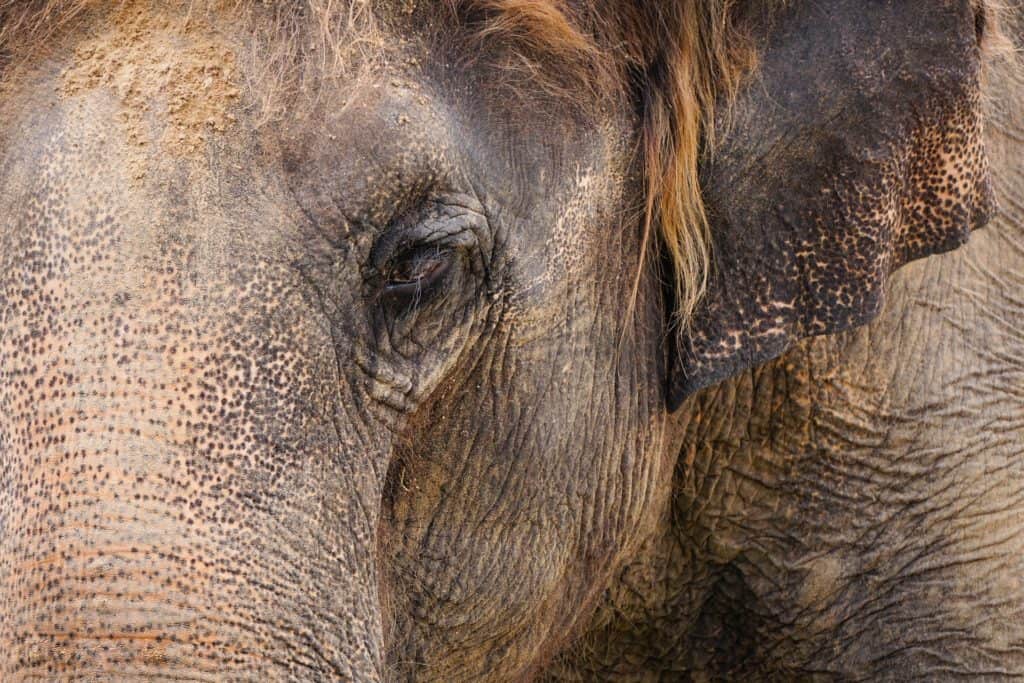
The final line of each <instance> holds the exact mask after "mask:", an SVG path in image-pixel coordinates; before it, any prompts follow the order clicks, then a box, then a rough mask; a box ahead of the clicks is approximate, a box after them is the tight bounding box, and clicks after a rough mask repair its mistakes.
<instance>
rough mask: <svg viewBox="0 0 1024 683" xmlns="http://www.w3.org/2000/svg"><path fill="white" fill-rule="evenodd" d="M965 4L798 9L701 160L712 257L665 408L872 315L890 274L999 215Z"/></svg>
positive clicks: (973, 31) (763, 38)
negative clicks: (983, 136) (984, 140)
mask: <svg viewBox="0 0 1024 683" xmlns="http://www.w3.org/2000/svg"><path fill="white" fill-rule="evenodd" d="M975 10H977V11H983V8H979V7H976V6H972V5H971V3H969V2H967V0H964V1H963V2H960V1H956V0H941V1H935V0H928V1H927V2H925V1H924V0H920V1H918V0H908V1H907V2H895V3H894V2H864V0H817V1H815V2H793V3H786V4H784V5H783V6H782V9H780V10H778V11H777V12H776V13H774V14H772V15H771V16H769V15H768V14H767V13H765V15H764V16H760V17H759V18H757V20H756V21H755V23H754V26H755V29H754V30H756V31H760V35H759V36H758V37H759V45H760V48H759V53H760V60H759V62H760V63H759V67H758V68H757V70H756V72H755V73H754V74H753V75H752V76H751V77H749V78H748V79H747V81H746V83H745V84H744V85H743V86H741V88H740V91H739V92H738V94H737V96H736V98H735V100H734V102H733V104H732V105H731V107H730V111H729V112H728V113H727V114H725V115H720V116H718V118H717V120H716V124H715V125H716V128H717V131H716V138H717V139H718V140H719V144H718V145H717V147H716V148H715V149H713V150H712V151H711V152H708V153H706V154H705V157H704V159H703V162H702V168H701V176H700V181H701V186H702V192H703V196H704V201H705V206H706V212H707V215H708V224H709V228H710V239H711V243H712V263H711V272H710V275H709V282H708V286H707V293H706V295H705V297H704V298H703V300H702V302H701V303H700V305H699V306H698V307H697V309H696V311H695V312H694V314H693V316H692V318H691V319H690V320H689V324H681V325H679V326H678V327H677V333H676V337H677V340H676V341H677V349H676V352H675V353H674V354H673V356H674V361H673V363H672V366H673V367H672V377H671V380H670V388H669V401H670V403H671V404H672V406H673V408H674V407H676V406H678V404H679V403H680V402H681V401H682V400H683V399H684V398H685V397H686V396H688V395H690V394H692V393H693V392H695V391H697V390H699V389H701V388H702V387H705V386H707V385H710V384H712V383H715V382H719V381H721V380H724V379H726V378H728V377H730V376H732V375H735V374H737V373H739V372H741V371H743V370H744V369H746V368H750V367H752V366H755V365H758V364H761V363H764V362H766V361H769V360H771V359H773V358H776V357H778V356H779V355H781V354H782V353H784V352H785V351H786V350H787V349H788V348H790V347H791V346H792V345H793V344H794V343H796V342H797V341H799V340H801V339H803V338H806V337H811V336H815V335H823V334H830V333H836V332H840V331H842V330H846V329H849V328H851V327H855V326H858V325H863V324H865V323H867V322H869V321H870V320H871V319H872V318H874V317H875V316H876V315H877V314H878V312H879V310H880V308H881V306H882V301H883V298H884V294H885V283H886V279H887V278H888V276H889V275H890V274H891V273H892V271H893V270H895V269H896V268H899V267H900V266H902V265H904V264H906V263H908V262H909V261H913V260H915V259H920V258H923V257H925V256H929V255H931V254H938V253H942V252H946V251H949V250H951V249H955V248H956V247H958V246H960V245H962V244H963V243H964V242H966V241H967V239H968V237H969V234H970V231H971V230H972V229H974V228H977V227H980V226H982V225H983V224H985V223H986V222H987V221H988V220H989V219H990V218H991V216H992V214H993V212H994V200H993V194H992V190H991V187H990V184H989V178H988V170H987V163H986V159H985V155H984V150H983V146H982V142H981V125H980V85H979V79H980V68H981V67H980V65H981V54H982V53H981V50H980V48H979V38H980V36H979V35H978V33H979V31H980V29H979V23H983V22H979V21H977V19H978V18H977V17H976V16H975V14H974V12H975Z"/></svg>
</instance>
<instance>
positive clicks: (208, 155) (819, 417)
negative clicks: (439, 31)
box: [0, 0, 1024, 681]
mask: <svg viewBox="0 0 1024 683" xmlns="http://www.w3.org/2000/svg"><path fill="white" fill-rule="evenodd" d="M793 4H795V5H799V4H800V2H795V3H793ZM834 4H836V5H842V4H845V3H841V2H838V1H836V2H834ZM900 4H901V3H896V5H897V6H898V5H900ZM903 4H904V5H905V6H906V7H908V8H909V7H916V8H918V10H920V9H921V7H922V6H923V5H924V3H915V2H910V1H909V0H908V2H906V3H903ZM953 4H957V3H953ZM907 12H908V16H909V15H912V14H913V12H910V11H909V10H907ZM896 14H897V15H898V14H899V12H898V11H897V12H896ZM957 16H959V15H957ZM965 21H966V19H965ZM87 26H88V24H84V25H83V26H82V27H79V28H77V29H76V30H80V31H82V32H85V31H86V28H87ZM855 28H856V26H854V28H853V29H851V30H854V29H855ZM915 28H917V29H919V30H923V29H921V28H920V25H919V24H918V25H915ZM925 28H927V25H926V26H925ZM961 29H962V32H965V35H966V34H968V33H969V34H971V35H973V30H974V28H973V26H964V27H958V28H956V29H955V30H956V31H961ZM766 30H767V29H766ZM903 30H906V31H909V28H907V27H904V29H903ZM950 30H954V29H950ZM231 31H232V26H231V25H225V26H222V27H220V28H219V32H220V33H218V35H223V36H225V40H228V39H231V40H236V41H237V42H236V43H231V44H232V45H244V40H245V37H244V36H234V35H232V33H231ZM405 37H406V38H408V39H409V40H408V41H407V42H405V43H402V44H401V45H402V47H401V49H404V50H409V51H412V52H416V50H419V51H420V53H419V54H417V59H416V60H410V59H397V58H395V59H389V60H388V64H391V65H392V66H390V67H388V68H387V69H384V70H382V71H378V72H376V73H375V75H374V76H373V77H372V78H367V77H360V78H359V79H357V80H354V81H351V82H346V81H345V80H344V79H339V81H337V82H328V83H327V84H325V85H324V86H323V91H322V92H321V95H320V97H319V99H318V101H317V103H315V104H313V105H310V107H309V108H308V110H307V111H305V112H304V114H303V115H302V116H299V115H298V114H296V115H295V117H294V120H290V117H289V116H288V112H287V111H286V112H285V115H284V116H282V117H280V120H281V123H279V124H275V125H268V126H263V127H260V128H256V127H255V125H254V124H253V122H251V121H249V120H248V119H247V118H245V116H240V120H239V122H238V124H237V125H235V126H232V127H230V128H229V129H228V130H227V131H226V132H224V133H223V134H222V135H217V136H211V139H210V141H209V143H208V145H206V146H204V147H203V148H202V150H201V154H200V155H199V158H198V159H196V158H192V157H189V156H188V155H185V156H182V155H179V156H174V155H162V156H161V155H159V154H158V155H157V156H158V157H159V158H156V159H155V160H154V159H149V160H148V162H147V163H148V164H149V166H148V170H147V172H146V174H145V176H144V177H142V178H141V179H140V178H137V177H133V176H134V173H133V170H132V169H133V168H135V166H134V164H135V161H137V159H136V157H137V155H138V154H139V152H138V149H137V148H136V147H135V146H134V144H133V143H132V142H131V141H129V139H128V136H127V134H126V133H125V129H124V127H122V126H121V124H120V123H118V122H122V123H123V119H119V118H118V115H119V112H120V110H121V109H123V108H124V107H125V106H127V105H126V104H125V101H124V100H120V99H118V97H117V96H116V94H115V93H114V92H113V90H112V89H111V88H106V87H97V88H94V89H90V90H87V91H85V92H79V93H76V94H74V95H73V96H67V97H61V96H59V95H58V93H59V92H60V91H61V88H62V78H64V76H63V74H64V73H65V69H67V68H68V67H69V66H71V65H73V62H74V59H75V57H74V56H73V47H74V45H75V39H74V37H73V36H72V37H69V38H68V39H67V44H66V45H65V46H64V47H61V48H60V49H55V50H54V51H53V53H52V54H51V55H49V56H48V57H46V58H45V59H43V58H39V59H37V60H36V61H35V63H34V64H31V65H29V66H28V67H26V68H27V69H28V71H27V72H26V73H28V74H29V77H27V78H23V79H22V80H21V81H20V84H19V85H17V86H16V87H9V88H8V89H7V90H4V91H0V93H2V97H3V98H4V106H3V108H4V111H5V113H4V116H3V119H2V121H3V130H2V132H0V135H2V139H3V146H2V147H0V149H2V153H0V179H2V180H0V678H3V679H4V680H22V679H30V678H33V677H35V678H44V679H47V678H54V679H63V678H68V677H74V676H79V677H84V678H100V677H103V676H112V677H118V676H125V677H130V678H136V679H140V678H146V677H151V678H154V679H161V680H163V679H166V678H171V677H175V678H177V679H180V680H219V679H252V680H278V679H289V678H290V679H297V680H330V679H335V678H338V679H355V680H367V681H373V680H386V679H399V680H401V679H406V678H423V679H436V680H445V681H461V680H498V681H507V680H522V679H531V678H545V677H547V678H552V679H570V680H595V679H615V678H618V677H621V678H624V679H630V680H635V679H637V678H640V679H649V680H659V679H660V680H680V679H686V678H687V677H692V678H693V679H694V680H707V679H708V678H736V679H741V678H742V679H746V680H750V679H786V680H788V679H792V678H794V677H799V678H811V677H814V676H820V677H821V678H822V679H826V680H827V679H830V678H833V677H842V678H851V679H856V678H863V679H868V680H881V679H921V678H928V679H947V678H949V679H951V678H956V677H960V676H970V677H972V679H977V678H984V677H991V678H993V679H994V678H999V677H1001V676H1003V675H1021V676H1024V585H1022V584H1021V581H1022V578H1021V577H1024V538H1022V535H1021V532H1022V530H1024V477H1022V475H1024V472H1022V469H1024V464H1022V463H1021V461H1020V459H1019V457H1018V456H1019V455H1020V452H1021V446H1020V444H1021V440H1022V437H1024V391H1022V387H1024V295H1022V292H1024V175H1022V174H1021V169H1020V165H1019V158H1020V155H1021V151H1022V150H1021V146H1022V144H1024V143H1022V141H1024V119H1022V116H1021V111H1022V103H1024V83H1022V82H1021V81H1020V74H1016V73H1013V72H1007V71H1005V70H1004V71H1002V72H997V73H994V74H993V76H992V78H991V80H990V82H989V83H988V85H987V88H988V90H989V91H990V92H989V97H990V100H989V102H988V104H987V110H988V120H987V133H986V135H987V140H988V156H989V158H990V160H991V162H992V166H993V173H994V179H995V187H996V191H997V195H998V196H999V199H1000V202H1001V205H1002V209H1003V210H1002V213H1001V215H1000V216H999V217H998V218H997V219H996V220H995V221H994V222H993V223H992V224H990V225H989V226H988V227H987V228H986V229H984V230H982V231H980V232H977V233H976V234H974V235H973V237H972V239H971V241H970V242H969V244H967V245H966V246H964V247H962V248H960V249H959V250H957V251H954V252H952V253H949V254H946V255H942V256H932V257H930V258H927V259H924V260H918V261H915V262H914V263H912V264H910V265H908V266H907V267H906V268H904V269H902V270H900V271H899V272H897V273H896V274H894V275H893V276H892V277H891V278H890V279H889V281H888V283H887V285H886V287H887V291H886V303H885V305H884V307H883V308H882V310H881V312H880V314H879V315H878V317H877V318H876V319H875V320H874V321H873V322H871V323H870V324H868V325H866V326H863V327H859V328H856V329H852V330H850V331H847V332H842V333H837V334H833V335H830V336H821V337H815V338H810V339H808V340H807V341H803V342H801V343H799V344H798V345H797V346H795V347H794V348H793V349H792V350H790V351H789V352H788V353H786V354H785V355H784V356H782V357H781V358H778V359H777V360H774V361H770V362H767V363H764V364H761V365H760V366H758V367H754V368H750V369H746V370H742V371H740V372H739V373H738V374H736V375H735V376H733V377H731V378H730V379H727V380H725V381H723V382H721V383H719V384H716V385H713V386H711V387H708V388H707V389H705V390H703V391H701V392H699V393H697V394H694V395H692V396H690V397H689V398H688V399H687V400H686V401H684V403H683V405H682V406H681V407H680V408H679V409H678V410H676V411H670V410H669V409H668V407H667V406H668V405H669V400H668V396H667V394H668V391H669V389H668V387H670V386H671V385H672V382H673V379H672V377H671V373H672V364H673V360H672V357H673V354H672V352H671V351H670V349H671V348H672V347H673V346H674V345H673V344H671V343H668V342H666V337H667V336H668V335H667V334H666V332H665V324H664V322H663V321H664V320H665V317H666V315H665V308H666V303H665V301H664V296H663V288H662V287H661V286H660V284H659V282H658V280H657V279H656V278H655V277H653V276H647V275H645V277H644V278H643V279H642V281H641V286H640V293H639V300H638V302H637V306H636V312H635V315H634V316H633V317H632V318H629V317H627V316H624V315H623V311H624V310H625V308H626V304H625V302H627V301H628V300H629V294H630V290H631V287H632V286H633V273H634V272H635V269H636V266H637V262H638V252H639V238H638V236H637V235H638V233H637V231H636V229H635V227H634V222H633V221H634V216H635V211H634V210H633V207H635V206H636V205H637V197H638V196H639V194H638V192H639V188H640V182H639V179H638V177H637V171H636V167H635V165H634V163H633V158H632V156H631V150H632V149H633V144H634V141H635V127H636V122H635V120H634V117H633V114H632V111H633V110H632V109H631V107H630V105H629V103H628V102H618V103H610V104H609V105H608V107H607V108H606V109H605V110H604V111H602V112H601V114H600V115H599V116H595V117H588V116H580V115H578V112H577V110H576V107H574V106H570V105H568V104H565V105H558V104H554V103H551V102H547V101H543V102H542V104H536V105H534V104H533V103H531V101H530V100H529V98H523V99H516V100H511V99H510V98H509V97H508V93H507V91H505V90H502V89H501V88H500V87H499V85H498V83H499V82H500V81H501V79H500V78H496V77H494V76H493V74H490V73H489V72H488V69H492V68H494V67H493V66H489V64H490V63H489V62H488V61H487V60H479V61H477V62H474V63H472V64H469V65H464V64H462V65H459V66H457V67H456V66H453V67H452V68H450V69H443V68H440V67H439V66H438V65H439V64H442V63H448V64H455V62H454V61H451V62H449V61H446V60H443V59H441V58H439V57H437V56H436V55H432V54H431V53H429V51H427V50H426V48H425V47H423V46H424V45H426V43H425V42H417V41H416V40H415V37H416V32H415V31H413V30H412V29H408V35H406V36H405ZM944 40H945V38H937V39H936V42H937V43H938V44H944V43H943V41H944ZM392 43H394V44H398V43H395V41H389V42H388V43H387V44H389V45H392ZM62 45H63V44H62ZM388 49H398V48H394V47H393V45H392V47H391V48H388ZM766 62H768V63H770V58H769V59H767V60H766ZM240 63H244V62H243V61H242V60H240ZM398 65H401V66H398ZM794 78H795V79H796V80H799V78H797V77H794ZM759 87H760V86H759V85H758V84H757V83H754V84H752V85H750V86H748V94H747V95H746V97H747V98H748V99H747V100H744V99H743V98H741V100H740V104H739V106H741V107H742V106H744V105H743V102H744V101H746V102H748V103H749V102H752V101H756V98H757V93H758V92H759V91H758V88H759ZM835 88H836V89H837V90H836V92H837V93H840V92H842V91H843V88H844V84H843V83H841V82H838V83H836V84H835ZM470 93H472V95H470ZM764 96H767V95H764ZM538 101H540V100H538ZM341 102H344V103H345V104H344V105H341V104H340V103H341ZM750 106H754V105H750ZM760 106H763V103H762V105H760ZM155 111H157V112H159V111H160V108H159V107H156V108H155ZM881 114H884V111H883V112H880V113H879V115H881ZM796 116H799V112H798V113H797V114H796ZM737 120H738V121H740V122H742V121H743V112H742V111H740V112H738V118H737ZM145 122H146V124H145V125H146V126H149V127H151V129H149V128H147V129H146V130H147V131H148V133H149V134H150V135H151V136H152V138H153V142H152V143H150V144H151V145H154V144H156V141H158V140H160V138H161V135H162V128H161V126H163V125H165V124H164V123H163V122H162V121H161V120H160V117H159V115H157V114H154V115H152V116H149V117H148V118H146V119H145ZM875 123H876V124H877V125H878V126H883V125H884V118H882V119H875ZM807 125H808V126H814V125H819V126H824V124H820V123H819V124H815V123H814V122H808V123H807ZM833 132H834V134H835V135H837V136H838V139H840V140H841V139H842V137H843V135H844V132H843V130H842V129H840V130H838V131H833ZM737 134H738V135H740V136H742V135H743V131H742V130H740V131H739V133H737ZM862 138H863V131H859V132H857V133H856V134H855V133H851V134H850V137H849V140H851V141H860V140H862ZM778 144H779V145H782V146H785V144H784V143H783V142H779V143H778ZM793 144H795V143H793ZM850 144H853V143H852V142H850ZM839 146H840V147H841V145H839ZM151 149H152V147H151ZM156 149H159V147H156ZM847 151H850V150H847ZM146 153H149V152H148V151H147V152H146ZM722 154H723V155H726V158H725V160H724V161H720V162H719V163H725V164H727V163H728V162H729V157H728V155H729V154H740V151H739V150H737V149H736V148H730V147H729V146H728V145H726V146H725V147H724V150H723V152H722ZM852 154H853V156H854V157H857V158H864V159H868V158H870V157H871V154H870V153H869V152H868V151H867V150H866V149H865V150H863V151H861V150H858V149H852ZM783 157H785V155H783ZM793 158H799V155H794V156H793ZM775 172H776V174H777V175H776V176H775V177H776V178H782V179H784V178H786V177H788V176H787V173H790V172H792V173H793V176H792V177H793V178H799V182H801V183H804V182H806V179H804V178H802V177H800V176H799V173H797V172H796V171H794V170H792V169H787V167H785V166H780V167H778V168H776V169H775ZM708 182H709V184H710V185H713V184H714V178H711V179H710V180H709V181H708ZM780 182H781V181H780ZM792 182H797V181H796V180H794V181H792ZM794 187H795V186H794ZM709 194H710V195H711V196H712V198H716V195H715V193H714V192H711V193H709ZM751 196H753V195H742V194H737V195H736V196H734V197H732V198H731V200H732V201H733V202H735V205H734V206H732V208H731V209H730V211H735V212H737V213H742V212H743V211H744V210H745V205H744V201H753V200H752V199H751V198H750V197H751ZM956 199H957V201H963V202H975V201H976V200H975V198H973V197H960V198H956ZM716 200H717V201H724V200H723V199H722V197H717V199H716ZM715 210H716V209H715V206H714V204H713V205H712V211H713V212H714V211H715ZM979 211H980V210H979ZM718 212H719V213H725V212H726V211H725V209H724V208H723V207H721V206H719V209H718ZM624 226H625V227H624ZM424 240H435V241H436V240H442V241H441V242H440V243H441V244H442V245H443V247H442V248H440V251H441V252H444V251H446V250H447V251H448V252H449V253H450V254H454V256H453V257H452V258H451V260H450V261H449V262H448V265H447V267H448V270H447V272H446V273H445V274H444V276H443V277H442V278H440V282H441V284H440V285H439V286H438V288H436V289H433V290H430V289H428V291H426V292H421V296H420V297H419V298H413V299H412V300H410V299H409V297H406V296H405V295H404V294H403V292H402V290H401V288H400V287H399V286H397V285H396V284H395V283H396V282H398V281H399V280H401V279H402V278H401V276H402V275H403V274H405V273H408V272H409V271H410V270H411V271H414V272H415V271H416V270H417V269H419V270H421V271H423V270H425V271H430V270H431V269H433V268H435V267H438V266H437V264H438V263H442V264H443V263H445V260H444V257H438V256H437V253H438V251H439V250H438V249H436V248H434V249H433V250H431V249H427V248H420V250H419V251H418V252H416V254H415V258H412V259H411V263H408V261H410V259H409V258H408V257H407V256H406V257H403V256H402V254H403V253H407V250H408V246H407V245H409V244H416V243H418V242H421V241H424ZM403 250H405V252H403ZM402 258H405V261H402ZM396 260H398V261H399V262H400V265H398V266H395V265H393V264H394V263H395V261H396ZM388 264H392V265H388ZM403 264H404V265H403ZM389 281H390V282H391V283H392V284H391V285H390V288H389V285H388V282H389ZM847 284H849V285H855V284H856V283H847ZM624 323H625V324H626V325H627V329H626V331H625V332H626V333H625V334H623V329H622V325H623V324H624Z"/></svg>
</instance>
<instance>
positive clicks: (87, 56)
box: [61, 2, 240, 179]
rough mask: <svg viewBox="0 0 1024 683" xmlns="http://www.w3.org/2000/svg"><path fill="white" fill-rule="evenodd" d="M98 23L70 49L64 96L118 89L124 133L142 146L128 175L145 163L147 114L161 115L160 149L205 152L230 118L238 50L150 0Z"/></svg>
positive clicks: (137, 174)
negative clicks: (72, 52) (93, 32)
mask: <svg viewBox="0 0 1024 683" xmlns="http://www.w3.org/2000/svg"><path fill="white" fill-rule="evenodd" d="M97 26H100V27H101V32H100V33H99V34H97V35H94V36H93V37H90V38H87V39H86V40H84V41H83V42H82V43H81V44H80V45H79V46H78V48H77V49H76V50H75V57H74V60H75V61H74V64H73V66H71V67H70V68H69V69H68V70H67V71H66V72H65V73H64V75H63V80H62V86H61V95H62V96H63V97H65V98H71V97H74V96H75V95H79V94H82V93H85V92H88V91H91V90H94V89H96V88H101V87H104V88H109V89H110V90H112V91H113V92H114V93H115V94H116V96H117V98H118V101H119V103H120V104H121V106H122V112H121V114H120V115H119V118H120V120H121V124H122V125H123V126H124V129H125V133H126V135H127V139H128V141H129V143H130V144H131V146H132V147H133V148H135V149H137V150H138V151H139V154H138V155H137V156H136V157H135V158H133V159H132V160H131V162H130V163H131V168H130V171H131V176H132V177H133V178H135V179H141V178H143V177H144V176H145V175H146V172H147V168H148V165H149V164H148V160H149V158H150V157H151V154H150V153H149V151H148V149H147V148H148V147H149V146H150V142H151V141H152V140H153V139H154V135H153V134H152V133H151V132H150V125H151V117H150V116H149V114H151V113H154V114H157V115H159V118H162V119H163V121H162V124H163V131H162V134H161V135H159V136H156V137H155V139H157V140H158V142H159V146H160V149H159V150H158V152H159V153H160V154H164V155H171V156H173V157H177V158H182V157H188V156H195V155H197V154H200V153H202V152H204V151H205V149H206V144H207V142H208V140H209V136H210V134H211V133H222V132H224V131H226V130H227V129H228V128H229V127H230V126H231V124H232V123H234V121H235V114H234V113H233V110H234V108H235V105H236V104H237V102H238V99H239V96H240V90H239V88H238V87H237V85H236V84H235V78H236V76H237V67H236V63H235V55H234V52H233V51H232V50H231V49H230V48H229V47H228V46H227V45H226V44H225V42H224V41H223V40H222V39H219V38H218V36H217V35H216V34H215V33H214V32H213V31H212V30H211V29H210V28H209V27H207V26H205V25H203V24H202V23H201V22H198V21H196V20H195V19H189V18H188V17H185V16H173V15H171V14H168V13H167V12H166V11H161V10H159V9H156V8H154V6H153V5H151V4H150V3H148V2H130V3H128V4H127V5H125V6H123V7H121V8H119V9H117V10H116V11H114V12H113V13H112V14H110V15H109V17H107V18H106V19H105V20H102V21H101V22H97Z"/></svg>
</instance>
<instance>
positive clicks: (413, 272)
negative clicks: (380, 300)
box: [384, 245, 454, 307]
mask: <svg viewBox="0 0 1024 683" xmlns="http://www.w3.org/2000/svg"><path fill="white" fill-rule="evenodd" d="M453 258H454V254H453V252H452V250H450V249H444V248H442V247H438V246H436V245H426V246H415V247H412V248H409V249H406V250H404V251H402V252H400V253H399V254H398V255H396V256H395V258H393V259H392V260H391V262H390V263H389V264H388V268H387V272H386V275H385V282H384V296H385V297H387V299H389V300H390V301H391V302H392V303H396V304H402V305H406V306H409V307H415V306H417V305H419V304H420V303H421V302H423V301H425V300H426V299H427V298H429V297H430V296H431V295H432V294H433V293H434V292H435V291H436V290H437V289H439V287H440V285H441V284H442V283H443V282H444V280H445V276H446V275H447V274H448V271H449V270H451V265H452V260H453Z"/></svg>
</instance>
